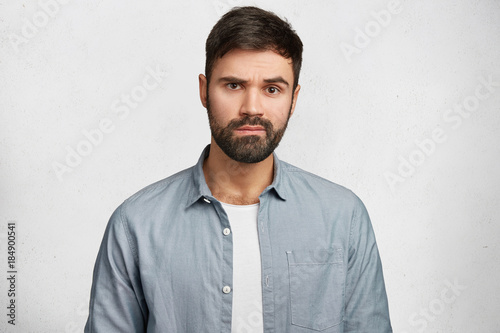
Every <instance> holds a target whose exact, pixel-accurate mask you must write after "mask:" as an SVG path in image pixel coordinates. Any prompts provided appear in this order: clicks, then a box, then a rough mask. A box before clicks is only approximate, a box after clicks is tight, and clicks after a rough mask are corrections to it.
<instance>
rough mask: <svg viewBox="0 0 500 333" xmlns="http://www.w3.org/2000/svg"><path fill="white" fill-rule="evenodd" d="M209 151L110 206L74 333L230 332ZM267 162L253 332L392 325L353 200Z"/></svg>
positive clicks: (226, 244)
mask: <svg viewBox="0 0 500 333" xmlns="http://www.w3.org/2000/svg"><path fill="white" fill-rule="evenodd" d="M209 150H210V146H207V147H206V148H205V150H204V151H203V153H202V155H201V156H200V159H199V161H198V163H197V164H196V165H195V166H193V167H191V168H189V169H186V170H183V171H181V172H179V173H177V174H175V175H173V176H170V177H168V178H166V179H164V180H161V181H159V182H157V183H154V184H152V185H150V186H148V187H146V188H144V189H143V190H141V191H139V192H138V193H136V194H135V195H133V196H132V197H130V198H129V199H127V200H126V201H125V202H124V203H123V204H121V205H120V206H119V207H118V208H117V209H116V211H115V212H114V213H113V215H112V216H111V219H110V221H109V223H108V225H107V228H106V231H105V234H104V238H103V241H102V244H101V247H100V250H99V254H98V256H97V260H96V264H95V268H94V275H93V284H92V291H91V299H90V311H89V317H88V320H87V324H86V326H85V332H102V333H111V332H193V333H198V332H231V316H232V313H231V308H232V289H231V288H232V276H233V243H232V239H233V238H232V233H231V232H230V230H231V226H230V224H229V221H228V217H227V215H226V213H225V211H224V209H223V207H222V205H221V203H220V202H219V201H218V200H217V199H216V198H214V197H213V196H212V194H211V192H210V190H209V188H208V186H207V184H206V182H205V177H204V174H203V169H202V166H203V161H204V159H205V158H206V157H207V156H208V154H209ZM273 157H274V179H273V182H272V184H271V185H269V186H268V187H267V188H266V189H265V190H264V191H263V192H262V193H261V195H260V196H259V200H260V207H259V212H258V221H257V227H258V235H259V246H260V252H261V261H262V316H263V323H264V332H276V333H287V332H290V333H292V332H297V333H298V332H301V333H306V332H308V333H311V332H318V331H321V332H324V333H333V332H335V333H339V332H344V333H345V332H359V333H361V332H362V333H367V332H374V333H385V332H392V329H391V324H390V319H389V311H388V303H387V296H386V291H385V286H384V279H383V275H382V266H381V262H380V258H379V253H378V250H377V245H376V242H375V236H374V233H373V229H372V226H371V223H370V219H369V216H368V213H367V211H366V209H365V207H364V205H363V203H362V202H361V200H360V199H359V198H358V197H357V196H356V195H354V194H353V193H352V192H351V191H349V190H347V189H345V188H344V187H342V186H340V185H337V184H334V183H332V182H330V181H328V180H325V179H323V178H320V177H318V176H316V175H313V174H311V173H308V172H305V171H303V170H301V169H299V168H297V167H294V166H292V165H290V164H288V163H285V162H283V161H280V160H278V158H277V156H276V154H274V156H273ZM249 327H251V322H250V319H249ZM248 332H252V330H251V329H249V330H248Z"/></svg>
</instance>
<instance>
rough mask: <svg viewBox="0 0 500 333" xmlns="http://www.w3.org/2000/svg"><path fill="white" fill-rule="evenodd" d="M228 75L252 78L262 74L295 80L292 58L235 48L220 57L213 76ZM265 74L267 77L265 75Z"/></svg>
mask: <svg viewBox="0 0 500 333" xmlns="http://www.w3.org/2000/svg"><path fill="white" fill-rule="evenodd" d="M227 75H233V76H241V77H242V78H248V79H250V78H252V77H255V76H262V78H263V79H265V77H267V76H278V75H279V76H282V77H284V78H285V77H286V78H287V79H288V80H290V81H293V66H292V59H290V58H285V57H283V56H281V55H280V54H278V53H276V52H274V51H271V50H266V51H261V50H242V49H235V50H231V51H229V52H228V53H226V54H225V55H224V56H223V57H222V58H220V59H218V60H217V61H216V62H215V64H214V67H213V70H212V76H213V77H222V76H227ZM264 76H265V77H264Z"/></svg>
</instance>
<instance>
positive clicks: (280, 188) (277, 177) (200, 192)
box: [187, 145, 286, 207]
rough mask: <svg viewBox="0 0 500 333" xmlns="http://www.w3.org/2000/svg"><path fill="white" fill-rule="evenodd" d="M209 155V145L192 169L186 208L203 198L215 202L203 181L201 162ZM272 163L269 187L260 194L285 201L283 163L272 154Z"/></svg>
mask: <svg viewBox="0 0 500 333" xmlns="http://www.w3.org/2000/svg"><path fill="white" fill-rule="evenodd" d="M209 153H210V145H207V146H206V147H205V149H203V152H202V153H201V155H200V158H199V159H198V163H196V165H195V166H193V168H192V177H193V186H192V187H191V190H190V193H189V195H188V202H187V206H188V207H189V206H191V205H192V204H194V203H195V202H197V201H198V200H200V199H202V198H204V199H208V200H217V199H215V198H214V197H213V195H212V192H210V189H209V188H208V185H207V182H206V180H205V174H204V173H203V162H204V161H205V159H206V158H207V157H208V154H209ZM273 161H274V178H273V182H272V183H271V185H269V186H268V187H266V188H265V189H264V191H263V192H262V194H264V193H266V192H268V191H273V192H275V193H276V195H277V196H278V197H279V198H280V199H282V200H286V190H285V186H284V184H283V177H284V171H285V170H284V163H283V162H281V161H280V160H279V159H278V156H277V155H276V153H275V152H273ZM262 194H261V195H262Z"/></svg>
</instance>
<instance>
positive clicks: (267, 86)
mask: <svg viewBox="0 0 500 333" xmlns="http://www.w3.org/2000/svg"><path fill="white" fill-rule="evenodd" d="M293 78H294V77H293V69H292V64H291V61H290V60H289V59H286V58H284V57H282V56H280V55H279V54H277V53H275V52H273V51H255V50H239V49H236V50H232V51H230V52H228V53H227V54H225V55H224V56H223V57H222V58H221V59H219V60H218V61H217V62H216V63H215V65H214V67H213V71H212V76H211V79H210V84H209V85H208V90H207V82H206V78H205V76H203V75H200V96H201V100H202V103H203V105H204V106H205V107H206V108H207V112H208V118H209V123H210V129H211V132H212V138H213V140H212V141H215V143H216V144H217V145H218V146H219V147H220V148H221V150H222V151H223V152H224V153H225V154H226V155H227V156H229V157H230V158H232V159H233V160H235V161H238V162H243V163H256V162H260V161H262V160H264V159H265V158H267V157H268V156H269V155H270V154H271V153H272V152H273V151H274V149H275V148H276V147H277V146H278V144H279V142H280V141H281V138H282V137H283V134H284V133H285V129H286V126H287V124H288V119H289V118H290V116H291V115H292V113H293V111H294V109H295V101H296V98H297V95H298V92H299V89H300V86H297V88H296V89H295V92H294V91H293ZM292 97H293V99H292Z"/></svg>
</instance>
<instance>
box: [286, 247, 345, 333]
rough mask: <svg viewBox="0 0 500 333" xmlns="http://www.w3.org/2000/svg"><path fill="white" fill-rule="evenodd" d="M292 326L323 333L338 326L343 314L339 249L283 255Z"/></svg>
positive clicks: (342, 271)
mask: <svg viewBox="0 0 500 333" xmlns="http://www.w3.org/2000/svg"><path fill="white" fill-rule="evenodd" d="M286 254H287V259H288V274H289V278H290V302H291V313H292V325H296V326H300V327H305V328H309V329H312V330H315V331H323V330H325V329H327V328H330V327H333V326H336V325H339V324H340V323H341V322H342V320H343V318H342V317H343V314H344V313H343V312H344V284H345V282H344V281H345V274H344V270H345V269H344V261H343V250H342V249H341V248H331V249H317V250H310V251H308V250H305V251H304V250H301V251H286Z"/></svg>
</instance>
